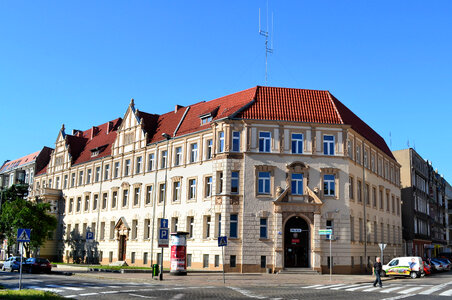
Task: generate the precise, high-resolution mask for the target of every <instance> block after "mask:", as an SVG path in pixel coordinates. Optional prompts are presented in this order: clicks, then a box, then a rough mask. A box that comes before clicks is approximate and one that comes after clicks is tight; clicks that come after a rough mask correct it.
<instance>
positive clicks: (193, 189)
mask: <svg viewBox="0 0 452 300" xmlns="http://www.w3.org/2000/svg"><path fill="white" fill-rule="evenodd" d="M188 185H189V190H188V199H195V198H196V179H190V180H188Z"/></svg>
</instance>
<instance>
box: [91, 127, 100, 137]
mask: <svg viewBox="0 0 452 300" xmlns="http://www.w3.org/2000/svg"><path fill="white" fill-rule="evenodd" d="M98 133H99V127H96V126H93V128H91V139H93V137H95V136H96V135H97V134H98Z"/></svg>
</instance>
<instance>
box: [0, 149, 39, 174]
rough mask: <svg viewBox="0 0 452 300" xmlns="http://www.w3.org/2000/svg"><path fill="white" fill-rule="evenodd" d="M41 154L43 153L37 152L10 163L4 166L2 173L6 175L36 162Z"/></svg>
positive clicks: (0, 169) (0, 170) (0, 171)
mask: <svg viewBox="0 0 452 300" xmlns="http://www.w3.org/2000/svg"><path fill="white" fill-rule="evenodd" d="M39 153H41V150H39V151H37V152H33V153H31V154H28V155H25V156H23V157H21V158H18V159H15V160H12V161H8V162H7V163H5V164H3V166H2V167H1V168H0V173H5V172H8V171H11V170H14V169H17V168H19V167H22V166H24V165H26V164H30V163H33V162H35V161H36V158H37V157H38V155H39Z"/></svg>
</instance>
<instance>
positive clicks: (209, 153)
mask: <svg viewBox="0 0 452 300" xmlns="http://www.w3.org/2000/svg"><path fill="white" fill-rule="evenodd" d="M206 144H207V145H206V146H207V151H206V159H211V158H212V153H213V152H212V151H213V141H212V140H207V142H206Z"/></svg>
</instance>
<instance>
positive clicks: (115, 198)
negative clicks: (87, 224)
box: [111, 191, 118, 208]
mask: <svg viewBox="0 0 452 300" xmlns="http://www.w3.org/2000/svg"><path fill="white" fill-rule="evenodd" d="M117 203H118V192H117V191H114V192H113V193H112V196H111V208H116V204H117Z"/></svg>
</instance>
